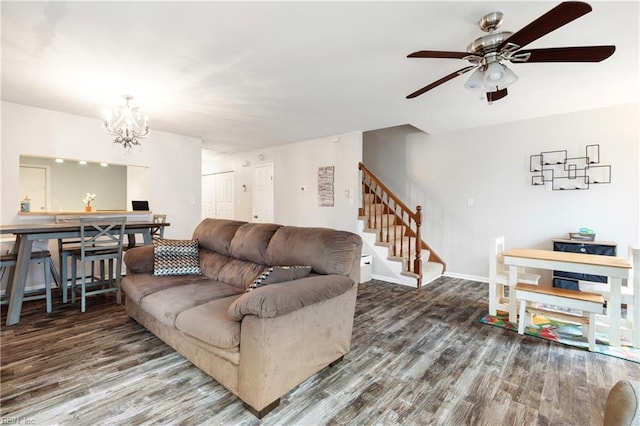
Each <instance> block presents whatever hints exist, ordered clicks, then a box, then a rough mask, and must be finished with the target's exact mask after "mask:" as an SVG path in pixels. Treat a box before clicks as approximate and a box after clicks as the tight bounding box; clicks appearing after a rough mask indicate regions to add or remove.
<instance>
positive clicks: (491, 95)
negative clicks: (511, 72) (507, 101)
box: [486, 89, 507, 103]
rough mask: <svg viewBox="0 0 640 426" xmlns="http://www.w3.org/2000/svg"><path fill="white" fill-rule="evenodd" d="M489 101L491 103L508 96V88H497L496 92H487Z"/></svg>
mask: <svg viewBox="0 0 640 426" xmlns="http://www.w3.org/2000/svg"><path fill="white" fill-rule="evenodd" d="M486 95H487V101H488V102H489V103H491V102H493V101H497V100H498V99H502V98H504V97H505V96H507V89H502V90H496V91H495V92H487V93H486Z"/></svg>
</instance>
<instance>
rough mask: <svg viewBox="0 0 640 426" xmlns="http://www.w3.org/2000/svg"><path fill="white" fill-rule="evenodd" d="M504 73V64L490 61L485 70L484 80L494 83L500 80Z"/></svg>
mask: <svg viewBox="0 0 640 426" xmlns="http://www.w3.org/2000/svg"><path fill="white" fill-rule="evenodd" d="M503 74H504V66H503V65H501V64H500V63H498V62H491V63H490V64H489V66H487V71H486V72H485V80H487V81H488V82H490V83H491V84H494V83H495V82H496V81H498V80H500V79H501V78H502V76H503Z"/></svg>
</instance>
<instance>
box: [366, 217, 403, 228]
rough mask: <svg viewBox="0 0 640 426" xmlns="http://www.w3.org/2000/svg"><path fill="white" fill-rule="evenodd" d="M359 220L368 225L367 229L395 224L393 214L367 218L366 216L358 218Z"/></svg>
mask: <svg viewBox="0 0 640 426" xmlns="http://www.w3.org/2000/svg"><path fill="white" fill-rule="evenodd" d="M360 219H361V220H364V221H365V223H367V224H368V227H367V229H376V228H380V227H383V226H386V225H387V223H388V224H389V225H393V224H394V223H396V216H395V215H394V214H378V215H373V216H371V217H369V216H368V215H364V216H360Z"/></svg>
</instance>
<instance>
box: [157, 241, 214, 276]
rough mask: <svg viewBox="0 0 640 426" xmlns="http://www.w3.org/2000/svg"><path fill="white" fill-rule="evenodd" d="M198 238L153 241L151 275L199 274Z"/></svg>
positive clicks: (200, 272)
mask: <svg viewBox="0 0 640 426" xmlns="http://www.w3.org/2000/svg"><path fill="white" fill-rule="evenodd" d="M198 254H199V248H198V240H165V239H157V240H154V242H153V275H155V276H165V275H201V274H202V271H201V270H200V259H199V255H198Z"/></svg>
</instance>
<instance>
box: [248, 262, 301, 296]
mask: <svg viewBox="0 0 640 426" xmlns="http://www.w3.org/2000/svg"><path fill="white" fill-rule="evenodd" d="M310 272H311V266H271V267H269V268H267V269H265V270H264V271H262V273H261V274H260V275H258V278H256V279H255V280H253V282H252V283H251V284H250V285H249V288H247V291H251V290H254V289H256V288H258V287H262V286H265V285H268V284H275V283H282V282H285V281H293V280H297V279H300V278H304V277H306V276H307V275H309V273H310Z"/></svg>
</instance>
